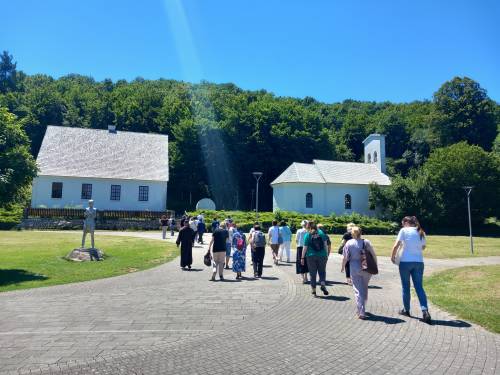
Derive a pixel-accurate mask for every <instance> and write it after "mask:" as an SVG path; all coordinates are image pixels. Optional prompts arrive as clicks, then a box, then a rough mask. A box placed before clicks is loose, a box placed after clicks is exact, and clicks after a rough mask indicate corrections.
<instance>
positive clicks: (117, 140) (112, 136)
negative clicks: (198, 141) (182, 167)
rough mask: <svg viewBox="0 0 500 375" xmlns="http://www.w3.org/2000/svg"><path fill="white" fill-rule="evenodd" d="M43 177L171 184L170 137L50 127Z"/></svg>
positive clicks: (44, 145) (42, 152)
mask: <svg viewBox="0 0 500 375" xmlns="http://www.w3.org/2000/svg"><path fill="white" fill-rule="evenodd" d="M37 164H38V168H39V173H38V174H39V175H40V176H66V177H92V178H116V179H126V180H146V181H168V136H166V135H160V134H146V133H132V132H125V131H120V130H118V131H117V132H116V133H111V132H109V131H108V130H97V129H82V128H70V127H63V126H48V127H47V131H46V133H45V137H44V138H43V142H42V146H41V148H40V152H39V154H38V157H37Z"/></svg>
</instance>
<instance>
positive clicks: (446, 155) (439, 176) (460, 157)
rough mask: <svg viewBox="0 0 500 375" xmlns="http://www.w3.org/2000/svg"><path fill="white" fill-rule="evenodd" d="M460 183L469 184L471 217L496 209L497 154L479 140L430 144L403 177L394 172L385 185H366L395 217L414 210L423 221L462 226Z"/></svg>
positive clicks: (480, 218) (499, 208)
mask: <svg viewBox="0 0 500 375" xmlns="http://www.w3.org/2000/svg"><path fill="white" fill-rule="evenodd" d="M464 186H474V190H473V194H472V218H473V221H474V222H475V223H476V224H481V223H483V222H484V219H485V218H487V217H489V216H497V215H498V214H499V213H500V199H498V198H499V197H500V158H499V157H498V156H497V155H495V154H493V153H488V152H486V151H484V150H483V149H482V148H481V147H479V146H472V145H468V144H467V143H465V142H460V143H457V144H454V145H452V146H448V147H444V148H439V149H436V150H434V151H433V152H432V153H431V155H430V157H429V159H428V160H427V161H426V162H425V164H424V165H423V167H422V168H421V169H420V170H418V171H415V172H414V173H412V174H411V175H410V176H409V177H407V178H403V177H397V178H394V179H393V181H392V185H391V186H390V187H387V188H381V187H379V186H372V188H371V199H372V202H373V203H374V204H376V205H378V206H381V207H384V208H385V214H386V216H387V217H389V218H391V219H393V220H399V219H400V218H401V217H402V216H405V215H416V216H419V217H421V218H422V220H423V221H424V222H425V223H426V224H429V225H432V226H434V227H435V228H436V229H435V230H439V228H448V229H449V228H455V229H462V230H465V228H466V227H467V211H466V208H467V203H466V195H465V192H464V189H463V187H464Z"/></svg>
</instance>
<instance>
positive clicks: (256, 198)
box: [252, 172, 262, 221]
mask: <svg viewBox="0 0 500 375" xmlns="http://www.w3.org/2000/svg"><path fill="white" fill-rule="evenodd" d="M252 174H253V176H254V177H255V181H256V185H257V186H256V188H255V192H256V194H255V217H256V221H258V220H259V180H260V178H261V177H262V172H253V173H252Z"/></svg>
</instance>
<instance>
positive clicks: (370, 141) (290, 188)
mask: <svg viewBox="0 0 500 375" xmlns="http://www.w3.org/2000/svg"><path fill="white" fill-rule="evenodd" d="M363 144H364V151H365V152H364V155H365V158H364V159H365V162H364V163H352V162H343V161H329V160H313V162H312V163H311V164H304V163H292V164H291V165H290V166H289V167H288V168H287V169H286V170H285V171H284V172H283V173H282V174H281V175H279V176H278V178H276V179H275V180H274V181H273V182H272V183H271V186H272V188H273V209H274V210H275V211H276V210H284V211H296V212H302V213H308V214H321V215H330V214H332V213H335V214H337V215H342V214H348V213H353V212H357V213H360V214H363V215H369V216H374V215H376V210H375V209H374V208H373V207H370V204H369V201H368V189H369V185H370V184H371V183H377V184H378V185H390V184H391V181H390V179H389V177H388V176H387V175H386V174H385V137H384V135H381V134H371V135H369V136H368V137H367V138H366V139H365V140H364V141H363Z"/></svg>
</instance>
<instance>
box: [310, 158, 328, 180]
mask: <svg viewBox="0 0 500 375" xmlns="http://www.w3.org/2000/svg"><path fill="white" fill-rule="evenodd" d="M312 165H314V168H316V170H317V171H318V173H319V175H320V176H321V178H322V179H323V182H324V183H326V178H325V176H324V175H323V173H322V172H321V169H319V168H318V165H317V164H316V163H315V162H314V160H313V164H312Z"/></svg>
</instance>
